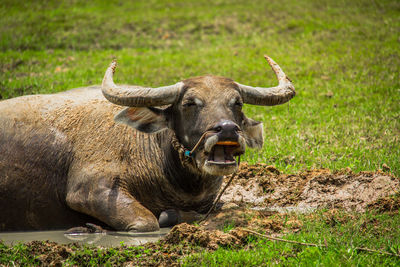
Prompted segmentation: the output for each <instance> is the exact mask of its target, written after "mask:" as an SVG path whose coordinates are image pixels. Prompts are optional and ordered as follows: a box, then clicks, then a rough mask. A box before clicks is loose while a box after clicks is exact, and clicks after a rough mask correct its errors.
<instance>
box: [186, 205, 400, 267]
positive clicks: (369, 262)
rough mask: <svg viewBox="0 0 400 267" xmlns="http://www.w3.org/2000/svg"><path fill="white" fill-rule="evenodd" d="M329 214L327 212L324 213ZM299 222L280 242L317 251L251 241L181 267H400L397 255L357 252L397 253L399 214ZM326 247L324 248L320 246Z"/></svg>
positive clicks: (198, 256) (201, 256)
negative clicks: (234, 249)
mask: <svg viewBox="0 0 400 267" xmlns="http://www.w3.org/2000/svg"><path fill="white" fill-rule="evenodd" d="M328 214H329V213H328ZM297 219H298V220H299V221H301V222H302V223H303V227H302V229H301V230H300V231H299V232H298V233H296V234H289V235H286V236H285V237H284V238H285V239H288V240H294V241H298V242H305V243H314V244H317V245H320V246H321V247H308V246H302V245H298V244H290V243H284V242H275V241H268V240H265V239H258V238H251V240H250V245H249V246H248V247H247V248H244V249H241V250H238V251H235V253H232V251H230V250H227V249H224V248H219V249H218V250H217V251H215V252H203V253H198V254H195V255H192V256H189V257H187V258H186V259H184V260H183V265H184V266H265V265H267V266H268V265H276V264H278V265H285V266H286V265H289V266H399V265H400V256H399V257H395V256H387V255H381V254H379V253H371V252H366V251H360V250H358V249H357V248H360V247H364V248H365V247H366V248H370V249H375V250H379V251H383V252H389V253H394V254H398V255H400V230H399V227H398V225H399V223H400V213H398V214H395V215H393V214H392V215H388V214H384V215H382V214H374V213H365V214H353V215H349V214H347V213H344V212H339V214H336V215H335V216H332V217H331V216H327V213H324V212H322V211H321V212H317V213H315V214H314V215H313V216H312V217H310V216H309V215H300V216H299V218H297ZM325 245H327V246H328V247H322V246H325Z"/></svg>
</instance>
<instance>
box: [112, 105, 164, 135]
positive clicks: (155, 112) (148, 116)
mask: <svg viewBox="0 0 400 267" xmlns="http://www.w3.org/2000/svg"><path fill="white" fill-rule="evenodd" d="M114 121H115V122H117V123H123V124H126V125H128V126H130V127H132V128H135V129H136V130H138V131H141V132H144V133H155V132H158V131H161V130H164V129H165V128H168V123H167V120H166V118H165V116H164V112H163V110H161V109H157V108H153V107H152V108H147V107H129V108H125V109H123V110H122V111H121V112H120V113H118V114H117V115H116V116H115V117H114Z"/></svg>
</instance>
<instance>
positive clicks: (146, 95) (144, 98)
mask: <svg viewBox="0 0 400 267" xmlns="http://www.w3.org/2000/svg"><path fill="white" fill-rule="evenodd" d="M116 67H117V62H116V61H115V60H113V62H111V64H110V66H109V67H108V69H107V71H106V74H105V75H104V79H103V83H102V84H101V90H102V92H103V95H104V97H105V98H106V99H107V100H108V101H110V102H112V103H114V104H117V105H121V106H128V107H152V106H163V105H169V104H172V103H174V102H175V101H176V100H177V99H178V97H179V93H180V91H181V88H182V86H183V83H182V82H178V83H176V84H174V85H170V86H164V87H158V88H148V87H140V86H130V85H122V86H118V85H116V84H115V83H114V81H113V76H114V72H115V68H116Z"/></svg>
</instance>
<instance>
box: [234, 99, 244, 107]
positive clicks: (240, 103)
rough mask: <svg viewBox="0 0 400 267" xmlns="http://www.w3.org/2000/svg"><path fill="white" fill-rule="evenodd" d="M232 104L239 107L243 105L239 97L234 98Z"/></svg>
mask: <svg viewBox="0 0 400 267" xmlns="http://www.w3.org/2000/svg"><path fill="white" fill-rule="evenodd" d="M234 105H235V107H238V108H241V107H242V106H243V102H242V101H241V100H240V99H236V101H235V104H234Z"/></svg>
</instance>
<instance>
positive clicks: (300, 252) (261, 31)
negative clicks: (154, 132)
mask: <svg viewBox="0 0 400 267" xmlns="http://www.w3.org/2000/svg"><path fill="white" fill-rule="evenodd" d="M399 29H400V2H399V1H396V0H392V1H389V0H382V1H369V0H357V1H342V0H313V1H306V0H301V1H295V0H279V1H277V0H274V1H262V0H255V1H244V0H232V1H228V0H216V1H212V2H210V1H204V0H196V1H194V0H193V1H160V0H147V1H100V0H99V1H73V0H71V1H6V0H2V1H1V4H0V99H7V98H11V97H15V96H20V95H25V94H36V93H54V92H60V91H64V90H67V89H72V88H75V87H81V86H87V85H92V84H99V83H100V82H101V80H102V77H103V75H104V72H105V69H106V68H107V66H108V65H109V63H110V62H111V60H112V59H114V58H116V59H117V60H118V63H119V68H118V70H117V73H116V81H117V82H120V83H129V84H138V85H150V86H160V85H168V84H172V83H175V82H177V81H178V80H181V79H184V78H188V77H191V76H198V75H203V74H207V73H211V74H215V75H221V76H227V77H230V78H233V79H234V80H236V81H238V82H240V83H243V84H249V85H254V86H274V85H275V84H276V79H275V77H274V75H273V72H272V71H271V70H270V68H269V67H268V65H267V63H266V62H265V60H264V59H263V55H264V54H268V55H269V56H271V57H272V58H273V59H274V60H275V61H276V62H277V63H278V64H279V65H280V66H281V67H282V68H283V70H284V71H285V72H286V74H287V75H288V76H289V77H290V78H291V79H292V80H293V83H294V85H295V87H296V91H297V96H296V97H295V98H294V99H293V100H292V101H290V103H289V104H284V105H281V106H276V107H259V106H251V105H247V106H245V112H246V114H247V115H248V116H249V117H252V118H253V119H256V120H260V121H263V122H264V126H265V145H264V147H263V149H262V150H261V151H255V150H249V151H248V152H246V155H245V157H244V159H243V160H245V161H248V162H249V163H256V162H264V163H267V164H270V165H275V166H276V167H277V168H278V169H280V170H282V171H283V172H285V173H292V172H297V171H300V170H303V169H310V168H330V169H332V170H337V169H342V168H346V167H350V168H351V169H352V170H353V171H363V170H377V169H381V168H383V164H385V165H386V166H388V167H389V168H390V171H391V172H392V173H393V174H394V175H396V176H399V175H400V77H399V76H400V75H399V73H400V30H399ZM385 169H386V170H388V169H387V167H385ZM360 216H361V215H360ZM363 216H364V215H363ZM399 216H400V215H399V214H397V215H394V217H390V216H389V217H385V218H381V219H382V220H383V221H384V223H385V224H389V226H388V227H396V225H398V221H399ZM310 223H311V222H310ZM348 227H350V228H346V229H347V230H344V232H345V233H346V231H347V232H349V233H350V232H352V231H353V230H354V231H355V230H357V229H354V228H352V227H353V226H351V225H348ZM307 229H308V230H307V231H306V232H305V234H304V235H296V237H293V238H298V239H301V240H302V239H308V238H310V239H311V240H309V241H310V242H311V241H315V242H317V241H318V240H320V238H322V237H324V236H327V237H326V238H330V237H329V236H330V235H332V238H331V241H329V240H328V241H329V242H333V243H335V244H336V245H334V246H333V248H332V249H314V248H307V249H305V248H299V247H296V246H292V245H274V244H272V245H271V243H262V242H264V241H262V242H261V241H260V242H261V243H257V242H258V241H255V242H256V243H257V245H256V246H255V247H256V248H255V251H257V255H259V256H257V257H259V258H257V259H260V260H261V262H259V261H258V260H255V261H254V264H255V265H258V264H259V263H264V264H267V263H271V264H272V263H282V264H294V265H312V266H314V265H316V264H318V263H321V264H322V265H325V266H329V265H330V264H331V263H334V264H336V263H337V264H343V265H349V266H355V265H374V264H389V263H390V264H393V265H396V264H397V265H399V264H400V263H399V261H392V260H394V259H393V258H387V257H386V258H385V256H376V255H375V256H371V255H370V254H362V253H361V254H359V253H356V252H354V250H352V249H351V247H352V246H353V248H354V246H357V244H358V243H360V244H364V245H367V246H373V247H375V248H382V247H387V248H388V249H389V250H390V249H393V247H395V246H396V244H397V246H398V244H399V239H398V236H397V237H394V236H393V234H392V233H391V232H390V231H388V232H384V231H383V232H382V233H380V234H378V235H376V236H375V237H374V238H372V237H370V235H369V234H368V233H367V234H363V233H358V234H357V235H358V236H357V239H352V237H350V236H349V235H347V234H341V233H339V232H340V231H339V230H337V231H336V230H332V229H331V230H332V232H329V231H330V230H329V229H325V228H324V227H319V228H318V227H317V226H315V227H311V228H307ZM325 231H328V232H329V233H327V232H325ZM339 237H340V238H344V239H345V241H343V242H342V241H340V240H341V239H338V238H339ZM375 238H377V239H375ZM357 240H358V241H357ZM377 240H378V241H377ZM353 241H354V242H355V243H357V244H353V245H351V246H350V248H349V250H346V251H344V248H342V244H344V243H346V244H350V243H352V242H353ZM385 242H386V245H385V244H384V243H385ZM393 242H394V243H395V244H393ZM271 246H272V247H271ZM397 248H398V247H397ZM277 251H278V252H279V251H288V252H287V253H286V252H285V253H286V254H285V255H283V256H282V254H279V255H277V254H276V253H278V252H277ZM246 253H249V252H242V251H238V252H232V251H230V250H221V251H217V253H214V254H212V255H208V254H201V255H198V256H193V258H189V259H188V263H190V262H192V263H194V262H195V261H201V262H202V263H203V264H204V265H209V264H211V263H214V264H218V265H219V264H225V265H231V266H232V265H235V264H236V265H241V264H244V263H246V264H250V263H251V262H248V261H247V260H246V259H247V258H246V257H250V256H249V255H247V254H246ZM279 253H280V252H279ZM282 253H283V252H282ZM360 255H361V256H360ZM199 257H200V258H199ZM213 257H214V258H213ZM251 257H253V256H251ZM281 257H284V258H285V260H283V258H281ZM220 259H227V260H232V261H233V262H229V261H226V262H223V261H222V262H220ZM262 259H266V260H265V261H262ZM303 259H305V261H303ZM307 259H310V260H307ZM286 260H288V261H286ZM256 263H257V264H256Z"/></svg>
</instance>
